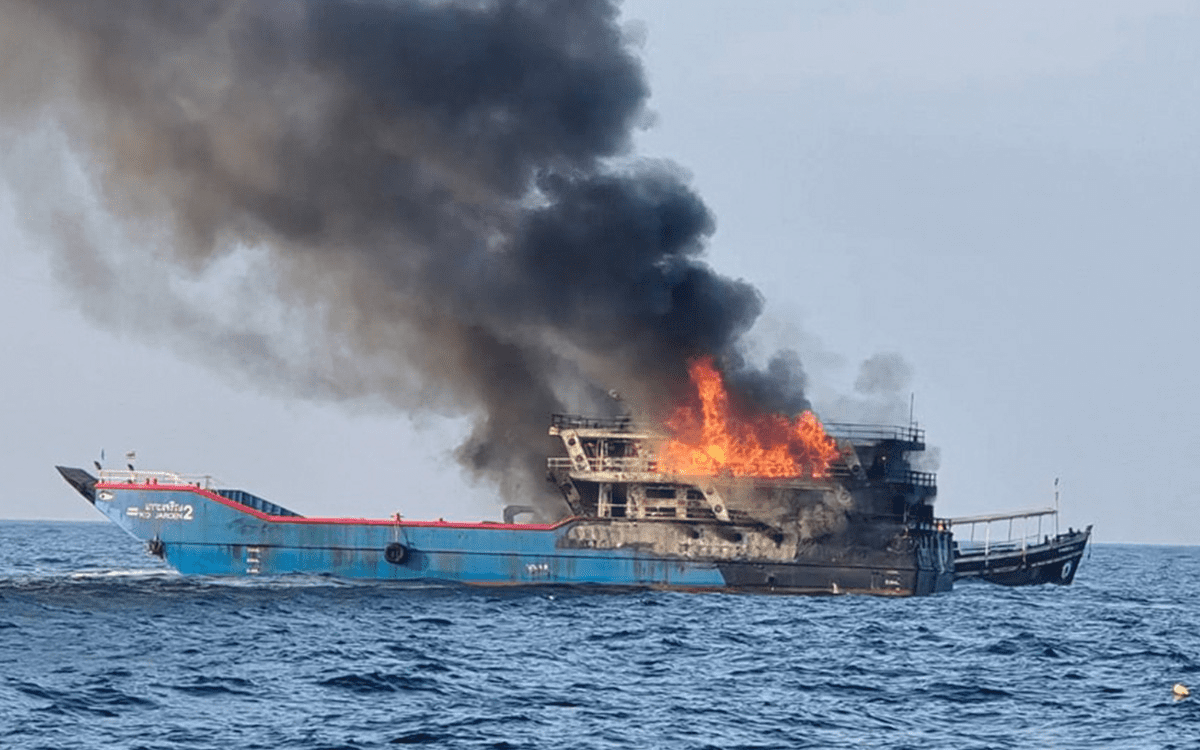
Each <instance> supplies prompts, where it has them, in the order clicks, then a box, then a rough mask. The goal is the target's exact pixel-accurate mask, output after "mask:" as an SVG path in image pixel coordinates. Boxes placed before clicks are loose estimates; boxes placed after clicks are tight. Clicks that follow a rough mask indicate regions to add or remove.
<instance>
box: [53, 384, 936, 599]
mask: <svg viewBox="0 0 1200 750" xmlns="http://www.w3.org/2000/svg"><path fill="white" fill-rule="evenodd" d="M691 375H692V378H693V382H694V383H695V384H696V387H697V390H698V399H697V401H698V403H697V404H696V405H695V406H694V407H681V408H680V409H679V410H677V411H676V412H675V414H674V415H673V416H672V417H671V418H670V419H668V420H667V428H668V429H666V430H661V429H660V430H651V429H647V428H646V427H645V426H644V425H642V424H640V423H639V422H638V421H637V420H635V419H634V418H632V417H629V416H617V417H609V418H590V417H581V416H572V415H562V414H559V415H554V416H553V417H552V418H551V422H550V427H549V432H550V434H551V435H553V436H556V437H557V438H559V440H560V441H561V445H562V454H561V455H558V456H552V457H550V458H549V459H548V462H547V473H548V478H549V479H550V481H551V482H553V484H554V486H556V487H557V489H558V491H559V492H560V493H561V496H562V498H563V502H564V504H565V507H566V508H567V509H568V510H567V511H566V512H564V514H563V517H561V518H559V519H557V520H554V521H552V522H549V523H518V522H517V521H518V519H520V518H521V517H522V516H523V515H524V514H527V513H534V512H535V509H534V508H533V507H532V506H509V507H507V508H506V509H505V513H504V522H503V523H492V522H483V523H455V522H445V521H413V520H407V519H403V518H402V517H401V516H400V514H396V516H395V517H394V518H390V519H376V520H368V519H353V518H309V517H304V516H301V515H299V514H297V513H295V512H293V511H290V510H288V509H286V508H284V507H281V506H279V505H276V504H274V503H272V502H269V501H266V500H264V499H262V498H260V497H257V496H255V495H252V494H250V493H248V492H245V491H243V490H237V489H222V488H217V487H215V486H213V482H212V480H211V479H210V478H208V477H188V476H182V475H178V474H174V473H167V472H146V471H133V470H130V471H104V470H101V471H100V472H99V476H98V477H97V476H93V475H91V474H90V473H88V472H86V471H84V470H82V469H76V468H66V467H59V472H60V473H61V474H62V475H63V477H64V478H65V479H66V480H67V482H69V483H70V484H71V485H72V486H73V487H74V488H75V489H76V490H77V491H78V492H79V493H80V494H82V495H83V496H84V497H85V498H86V499H87V500H88V501H89V502H91V503H92V504H94V505H95V507H96V508H97V509H98V510H100V511H101V512H102V513H103V514H104V515H106V516H107V517H108V518H109V519H110V520H111V521H113V522H114V523H115V524H117V525H118V526H120V527H121V528H122V529H124V530H125V531H127V532H128V533H129V534H131V535H133V536H134V537H136V538H138V539H140V540H142V541H143V542H144V543H145V544H146V546H147V549H148V551H149V552H150V553H152V554H154V555H157V556H159V557H161V558H162V559H164V560H165V561H166V562H168V563H169V564H171V565H172V566H174V567H175V568H176V569H177V570H179V571H180V572H181V573H185V574H194V575H219V576H266V575H287V574H319V575H332V576H337V577H343V578H348V579H377V580H392V581H445V582H456V583H465V584H477V585H537V584H556V585H589V584H591V585H602V586H629V587H649V588H658V589H677V590H687V591H709V590H733V591H744V592H763V593H768V592H770V593H790V594H821V593H825V594H836V593H852V592H853V593H867V594H880V595H924V594H932V593H936V592H941V591H948V590H950V588H951V587H952V585H953V581H954V552H953V546H952V539H951V534H950V531H949V527H948V526H947V525H946V524H945V523H944V522H942V521H939V520H937V519H935V518H934V515H933V500H934V497H935V495H936V492H937V487H936V479H935V476H934V475H933V474H931V473H926V472H921V471H916V470H914V468H913V459H914V457H915V456H916V455H918V454H919V453H920V451H922V450H924V448H925V440H924V433H923V431H922V430H920V429H918V428H917V427H915V426H911V425H910V426H906V427H890V426H870V425H856V424H826V425H822V424H821V423H820V422H819V421H818V420H817V419H816V417H815V416H813V415H812V414H811V413H810V412H805V413H802V414H801V415H799V416H797V417H795V418H791V419H789V418H786V417H783V416H781V415H767V416H760V417H755V418H749V419H735V418H734V415H733V410H732V409H731V407H730V405H729V402H728V397H727V396H726V395H725V392H724V390H723V387H722V384H721V380H720V376H719V375H718V374H717V373H716V371H715V369H714V368H713V367H712V364H711V362H709V361H701V362H698V363H694V364H693V366H692V368H691ZM535 520H536V519H535Z"/></svg>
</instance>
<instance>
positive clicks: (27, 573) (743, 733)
mask: <svg viewBox="0 0 1200 750" xmlns="http://www.w3.org/2000/svg"><path fill="white" fill-rule="evenodd" d="M1198 582H1200V549H1197V548H1180V547H1135V546H1113V545H1099V546H1095V547H1094V548H1093V549H1092V551H1091V553H1090V555H1089V556H1088V557H1086V558H1085V559H1084V561H1083V564H1082V566H1081V568H1080V571H1079V575H1078V577H1077V578H1076V581H1075V585H1073V586H1070V587H1058V586H1043V587H1036V588H1024V589H1005V588H1001V587H998V586H992V585H988V584H980V583H977V584H964V585H960V586H959V587H958V588H957V589H956V590H955V591H954V592H953V593H951V594H946V595H940V596H934V597H926V598H917V599H885V598H872V597H859V596H838V597H820V598H808V597H768V596H748V595H726V594H703V595H698V594H677V593H659V592H623V593H601V592H596V591H590V590H572V589H555V590H544V589H532V590H520V591H512V590H477V589H465V588H459V587H439V586H428V587H421V588H411V587H399V586H392V585H375V584H358V583H345V582H339V581H332V580H326V579H320V578H303V579H276V580H240V579H229V580H217V579H205V578H184V577H180V576H178V575H176V574H174V573H172V572H171V571H170V570H169V569H167V568H166V567H164V566H163V565H162V564H161V563H159V562H158V561H157V560H156V559H155V558H152V557H149V556H147V555H145V553H144V552H143V551H142V545H141V544H139V543H138V542H136V541H135V540H133V539H130V538H129V537H127V536H125V535H124V533H123V532H121V531H120V530H118V529H117V528H115V527H113V526H110V525H107V524H104V523H94V524H91V523H27V522H0V748H4V749H6V750H8V749H14V750H16V749H21V750H23V749H25V748H54V749H55V750H62V749H63V748H89V749H91V748H147V749H154V750H159V749H161V750H176V749H182V748H297V749H304V750H317V749H318V748H387V747H397V746H405V745H410V746H418V747H430V748H433V747H450V748H496V749H502V748H809V747H812V748H840V747H870V748H913V749H914V750H917V749H919V750H930V749H932V748H954V749H955V750H962V749H966V748H1087V749H1088V750H1095V748H1110V747H1111V748H1155V750H1161V749H1162V748H1196V747H1200V603H1198V602H1200V596H1198V594H1200V583H1198ZM1176 682H1182V683H1184V684H1187V685H1189V686H1191V687H1192V688H1193V689H1194V690H1196V691H1197V692H1196V696H1195V697H1191V698H1187V699H1184V700H1175V699H1173V698H1172V694H1171V687H1172V685H1173V684H1174V683H1176Z"/></svg>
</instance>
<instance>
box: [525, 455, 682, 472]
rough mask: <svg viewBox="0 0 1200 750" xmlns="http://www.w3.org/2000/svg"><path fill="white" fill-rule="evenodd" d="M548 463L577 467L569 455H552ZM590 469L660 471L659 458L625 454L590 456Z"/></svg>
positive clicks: (568, 467)
mask: <svg viewBox="0 0 1200 750" xmlns="http://www.w3.org/2000/svg"><path fill="white" fill-rule="evenodd" d="M546 465H547V467H549V468H550V469H566V470H573V469H576V468H577V467H576V466H575V464H574V463H573V462H572V461H571V459H570V457H568V456H552V457H550V458H548V459H546ZM587 470H588V471H619V472H627V473H632V472H639V473H645V472H649V473H651V474H653V473H657V472H658V460H657V459H654V458H647V457H637V456H633V457H630V456H625V457H610V458H588V460H587Z"/></svg>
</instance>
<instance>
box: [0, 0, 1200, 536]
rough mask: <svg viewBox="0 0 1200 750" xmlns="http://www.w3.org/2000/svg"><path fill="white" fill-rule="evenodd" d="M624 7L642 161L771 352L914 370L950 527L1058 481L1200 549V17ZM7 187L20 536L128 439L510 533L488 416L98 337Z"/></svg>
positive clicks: (181, 467)
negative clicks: (488, 473) (750, 305)
mask: <svg viewBox="0 0 1200 750" xmlns="http://www.w3.org/2000/svg"><path fill="white" fill-rule="evenodd" d="M747 8H749V9H748V10H747ZM625 15H626V17H627V18H628V19H629V22H630V23H631V24H635V25H636V26H637V33H638V34H640V35H641V36H642V37H643V38H644V43H643V56H644V59H645V61H646V64H647V70H648V75H649V79H650V84H651V87H652V90H653V96H652V99H651V107H652V109H653V110H654V112H655V114H656V120H655V122H654V123H653V124H652V125H651V126H650V127H649V128H648V129H647V130H646V131H644V132H643V133H641V135H640V136H639V152H640V153H641V155H643V156H651V157H665V158H669V159H672V160H674V161H676V162H678V163H679V164H680V165H681V166H683V167H684V168H686V169H687V170H690V172H691V173H692V177H693V184H694V186H695V187H696V189H697V190H698V191H699V193H700V194H701V195H702V196H703V197H704V199H705V200H706V201H707V202H708V204H709V206H710V207H711V209H712V210H713V212H714V213H715V215H716V217H717V232H716V234H715V235H714V237H713V239H712V241H711V244H710V250H709V258H710V260H711V262H712V263H713V265H714V266H715V267H717V268H718V269H719V270H720V271H721V272H723V273H725V274H727V275H731V276H734V277H741V278H745V279H746V280H748V281H750V282H751V283H753V284H754V285H756V286H757V287H758V288H759V289H760V290H761V291H762V292H763V294H764V296H765V297H766V299H767V309H766V313H765V315H764V316H763V318H762V319H761V320H760V322H759V325H758V327H757V329H756V330H755V332H754V336H755V338H756V339H757V340H758V341H760V342H761V344H762V347H763V349H764V351H766V350H773V349H774V348H775V347H778V346H793V347H796V348H797V349H799V350H800V351H801V353H802V354H803V356H804V362H805V367H806V368H807V370H808V372H809V375H810V378H811V380H812V383H813V387H812V394H811V395H812V396H813V397H814V400H815V402H816V405H817V407H818V411H819V412H820V413H822V415H824V416H826V417H833V418H838V417H842V416H861V415H863V414H868V413H871V412H872V411H878V408H879V407H880V406H881V405H880V404H875V403H873V402H872V401H871V399H870V398H868V397H867V396H864V395H862V394H857V395H856V392H855V388H854V384H855V380H856V378H857V376H858V373H859V364H860V363H861V362H862V361H863V360H866V359H868V358H870V357H872V356H873V355H877V354H880V353H894V354H898V355H899V356H900V357H902V358H903V359H904V361H905V362H907V364H908V366H909V368H910V369H911V372H912V377H911V381H910V382H909V383H908V384H907V385H902V387H901V389H900V390H902V391H903V396H902V397H901V398H900V399H899V400H900V402H902V403H899V405H897V403H896V401H895V399H893V400H892V401H890V402H888V403H886V404H883V405H882V406H884V407H890V408H891V409H892V411H893V412H894V411H895V410H896V409H897V408H899V410H900V413H901V414H902V415H903V416H904V417H906V416H907V414H906V411H907V394H908V392H910V391H911V392H915V394H916V398H915V401H916V416H917V418H918V420H919V421H920V422H921V424H922V425H923V426H924V427H926V428H927V430H928V436H929V441H930V443H931V445H934V446H936V447H937V448H938V453H939V455H940V467H939V468H938V473H939V488H940V489H939V493H940V494H939V501H938V508H937V512H938V514H939V515H943V516H946V515H968V514H974V513H982V512H990V511H1000V510H1008V509H1019V508H1025V507H1032V506H1040V505H1046V504H1049V503H1051V502H1052V499H1053V494H1052V493H1053V481H1054V478H1055V477H1061V480H1062V491H1063V507H1064V516H1065V517H1064V520H1063V524H1064V525H1067V524H1070V525H1074V526H1080V525H1085V524H1088V523H1091V524H1095V527H1096V537H1097V539H1098V540H1100V541H1127V542H1152V543H1180V544H1195V543H1196V542H1197V541H1198V538H1197V537H1198V534H1200V532H1198V531H1197V530H1196V529H1197V528H1198V526H1200V524H1197V523H1196V521H1197V520H1200V510H1198V509H1197V508H1198V506H1197V502H1196V499H1197V497H1198V496H1200V478H1197V473H1196V472H1192V471H1190V466H1191V463H1192V461H1193V460H1194V459H1195V457H1196V456H1197V455H1200V395H1198V394H1197V393H1196V390H1195V389H1194V388H1193V387H1192V384H1193V382H1194V377H1193V373H1194V372H1195V370H1196V368H1197V364H1198V363H1200V357H1198V356H1197V350H1196V345H1195V343H1194V335H1193V331H1194V329H1195V325H1196V324H1195V321H1196V320H1197V317H1198V316H1197V312H1198V310H1197V308H1198V307H1200V305H1198V303H1197V302H1196V299H1197V297H1196V293H1195V290H1194V288H1193V287H1194V286H1195V284H1196V281H1197V279H1200V273H1198V271H1200V268H1198V266H1200V261H1198V260H1197V253H1196V248H1197V244H1198V238H1200V231H1198V230H1200V216H1198V212H1197V210H1196V206H1197V204H1198V203H1200V200H1198V198H1200V149H1198V147H1197V145H1196V134H1197V133H1198V132H1200V83H1197V80H1196V77H1195V71H1196V70H1198V69H1200V60H1198V59H1197V58H1198V57H1200V6H1197V5H1196V4H1193V3H1186V2H1153V1H1140V2H1122V3H1105V2H1077V3H1069V2H1060V3H1041V2H1003V3H1001V2H994V3H983V2H980V3H955V2H944V3H943V2H927V3H895V2H892V3H878V4H874V3H849V4H842V3H829V4H818V3H792V2H774V3H769V2H757V3H753V4H734V3H728V2H697V1H696V0H689V1H688V2H661V1H654V2H652V1H650V0H646V1H645V2H628V3H626V5H625ZM3 156H4V157H5V158H9V159H11V158H14V156H13V155H12V154H3ZM18 157H19V155H18ZM29 179H31V180H32V179H37V175H36V174H31V175H30V176H29ZM4 189H6V188H3V189H0V248H2V250H0V252H2V255H0V258H2V264H3V265H2V266H0V268H2V269H3V273H2V274H0V313H2V314H3V320H4V325H3V326H2V327H0V337H2V338H0V342H2V344H3V351H5V352H6V353H7V357H6V366H5V368H4V375H3V378H4V380H3V382H4V383H5V385H6V388H5V389H4V396H3V398H2V400H0V414H2V415H3V418H2V419H0V424H3V425H4V426H5V428H6V429H5V435H6V437H5V442H4V450H3V451H2V452H0V462H2V463H0V467H2V469H3V472H2V476H3V477H4V480H3V483H4V486H3V490H4V491H3V493H0V517H7V518H72V519H94V518H98V515H97V514H96V513H95V511H94V510H92V509H91V508H89V507H88V506H87V505H86V504H85V503H83V502H82V501H81V500H80V499H79V498H78V497H77V496H76V495H74V493H73V492H71V491H70V489H69V488H68V487H67V486H66V485H65V483H63V482H62V481H61V480H60V479H59V478H58V477H57V475H56V474H55V472H54V471H53V465H54V464H56V463H68V464H74V465H81V466H86V465H90V462H91V460H92V458H93V457H96V456H97V455H98V453H99V451H100V449H101V448H102V447H103V448H104V449H105V450H106V451H107V455H108V459H109V464H110V465H113V464H117V463H123V461H122V460H121V456H122V455H123V454H124V452H125V451H127V450H130V449H136V450H137V451H138V464H139V466H140V467H141V468H147V469H149V468H163V469H170V470H176V471H184V472H197V473H212V474H214V475H216V476H218V477H219V478H220V479H222V480H223V481H225V482H226V483H228V484H230V485H233V486H240V487H242V488H244V489H247V490H250V491H252V492H255V493H257V494H260V495H262V496H264V497H267V498H268V499H271V500H273V501H275V502H278V503H280V504H282V505H285V506H288V507H292V508H294V509H295V510H297V511H299V512H302V513H305V514H309V515H362V516H382V515H387V514H390V513H392V512H394V511H396V510H400V511H402V512H403V513H404V514H405V515H406V516H409V517H438V516H444V517H446V518H458V519H474V518H478V517H492V518H495V517H498V514H499V506H498V504H497V502H496V501H495V500H494V499H493V496H494V493H493V492H492V491H491V489H490V488H488V487H472V486H470V485H469V484H467V483H466V481H465V480H464V479H463V477H462V474H461V473H460V471H459V470H458V468H457V465H456V463H455V461H454V460H453V458H452V457H451V456H450V451H451V450H452V449H453V448H454V446H455V445H457V443H458V441H459V440H460V438H461V436H462V434H464V431H465V425H464V424H463V423H461V422H458V421H455V420H451V419H443V418H439V417H436V416H430V415H423V416H420V417H418V418H416V421H413V419H410V418H408V417H404V416H399V417H397V416H395V415H394V414H392V413H389V412H381V411H379V410H378V409H375V408H373V407H372V405H371V404H369V403H358V404H350V405H349V406H347V405H345V404H342V405H334V404H322V403H311V402H305V401H299V400H293V399H284V398H280V397H278V396H272V395H270V394H269V393H267V392H265V391H263V390H261V389H260V388H259V387H258V386H256V385H254V383H253V382H252V381H250V380H248V379H247V378H245V377H244V376H242V375H239V374H238V373H233V372H229V371H218V370H214V369H213V368H209V367H206V366H205V365H204V363H203V362H202V361H199V360H198V358H196V357H189V356H188V355H187V352H180V351H178V350H177V349H176V348H173V347H172V346H171V345H170V342H169V341H163V340H153V341H141V340H137V339H136V338H134V337H132V336H130V335H122V334H119V333H113V332H111V331H109V330H106V329H102V328H99V327H97V326H96V325H95V324H93V323H92V322H89V321H90V319H89V318H86V317H85V316H84V315H83V314H82V313H81V312H80V307H81V306H80V304H79V302H78V301H77V300H74V299H72V298H71V296H70V293H68V292H67V291H66V288H65V287H63V286H61V285H60V284H58V283H57V282H56V281H55V272H54V270H53V269H51V268H49V267H48V266H47V263H46V261H45V260H44V258H43V256H42V255H41V254H40V253H39V252H38V247H37V246H36V243H37V240H36V239H35V238H33V237H29V236H25V235H22V234H21V232H20V231H19V230H18V228H17V226H16V221H15V219H14V216H13V211H14V209H13V205H12V200H11V196H9V195H6V194H4V193H3V192H2V190H4ZM15 189H19V186H18V187H16V188H15ZM59 272H60V273H61V269H60V271H59ZM108 303H109V301H106V300H89V301H88V304H89V305H97V304H99V305H104V304H108Z"/></svg>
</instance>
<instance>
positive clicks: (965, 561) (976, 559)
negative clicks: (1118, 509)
mask: <svg viewBox="0 0 1200 750" xmlns="http://www.w3.org/2000/svg"><path fill="white" fill-rule="evenodd" d="M1057 513H1058V511H1057V510H1055V509H1054V508H1045V509H1041V510H1029V511H1022V512H1019V513H999V514H993V515H985V516H966V517H962V518H951V519H949V521H948V523H949V524H950V526H951V528H952V529H953V530H954V580H955V581H961V580H971V579H979V580H984V581H990V582H991V583H997V584H1000V585H1002V586H1035V585H1038V584H1042V583H1056V584H1059V585H1060V586H1066V585H1068V584H1070V583H1071V582H1072V581H1074V580H1075V573H1076V572H1077V571H1078V570H1079V563H1080V560H1081V559H1082V558H1083V552H1084V550H1085V549H1086V548H1087V543H1088V540H1089V539H1090V538H1091V534H1092V527H1091V526H1088V527H1087V528H1086V529H1082V530H1079V529H1068V530H1067V531H1066V533H1058V531H1057V528H1056V529H1055V533H1054V535H1053V536H1051V535H1049V534H1043V533H1042V522H1043V520H1044V519H1046V518H1047V517H1052V518H1053V519H1054V520H1055V522H1056V523H1055V526H1056V527H1057ZM1034 519H1036V520H1037V527H1036V530H1035V531H1034V532H1033V533H1029V531H1030V529H1029V527H1030V525H1031V523H1032V521H1033V520H1034ZM1018 521H1020V522H1021V523H1020V529H1017V524H1016V522H1018ZM1004 525H1007V533H1006V534H1005V535H1004V536H1003V537H1001V536H999V535H998V534H997V533H995V532H996V531H997V527H1003V526H1004ZM981 527H982V528H981ZM964 529H969V534H963V533H962V530H964ZM1014 532H1017V533H1014ZM977 537H982V539H978V538H977Z"/></svg>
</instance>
